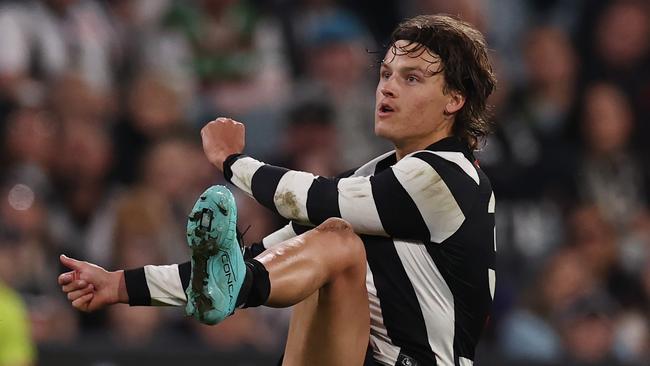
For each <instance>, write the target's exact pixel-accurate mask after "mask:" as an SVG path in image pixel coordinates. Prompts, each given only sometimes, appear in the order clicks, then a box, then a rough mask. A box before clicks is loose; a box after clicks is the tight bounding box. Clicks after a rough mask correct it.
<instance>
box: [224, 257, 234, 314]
mask: <svg viewBox="0 0 650 366" xmlns="http://www.w3.org/2000/svg"><path fill="white" fill-rule="evenodd" d="M221 265H222V266H223V273H224V275H225V276H226V283H227V284H228V296H230V301H231V302H232V300H233V292H234V290H235V287H234V285H233V279H234V277H235V274H234V273H233V272H232V265H231V264H230V256H229V255H228V253H223V254H221Z"/></svg>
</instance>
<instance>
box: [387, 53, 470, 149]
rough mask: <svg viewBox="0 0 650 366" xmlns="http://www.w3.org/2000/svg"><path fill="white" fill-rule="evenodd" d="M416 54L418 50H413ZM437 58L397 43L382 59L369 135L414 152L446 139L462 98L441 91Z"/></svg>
mask: <svg viewBox="0 0 650 366" xmlns="http://www.w3.org/2000/svg"><path fill="white" fill-rule="evenodd" d="M418 48H419V49H418ZM442 67H443V66H442V65H441V63H440V58H439V57H438V56H437V55H435V54H433V53H432V52H431V51H429V50H428V49H427V48H426V47H423V46H421V45H419V44H417V43H411V42H409V41H404V40H400V41H397V42H395V44H394V45H393V47H391V49H390V50H389V51H388V52H387V53H386V57H385V58H384V60H383V62H382V64H381V70H380V77H379V83H378V85H377V91H376V108H375V133H376V134H377V135H378V136H380V137H384V138H386V139H388V140H390V141H391V142H393V144H395V146H396V147H397V148H398V149H406V150H407V151H415V150H419V149H423V148H426V147H427V146H428V145H430V144H432V143H434V142H435V141H437V140H440V139H442V138H444V137H447V136H450V135H451V133H452V124H453V121H454V116H453V113H455V112H457V111H458V110H460V108H462V106H463V104H464V103H465V98H464V97H463V96H461V95H460V94H459V93H457V92H455V91H447V90H445V89H446V88H445V80H444V75H443V73H442V72H441V70H442Z"/></svg>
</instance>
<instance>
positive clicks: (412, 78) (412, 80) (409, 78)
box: [406, 75, 420, 83]
mask: <svg viewBox="0 0 650 366" xmlns="http://www.w3.org/2000/svg"><path fill="white" fill-rule="evenodd" d="M406 81H408V82H409V83H417V82H418V81H420V79H419V78H418V77H417V76H415V75H408V76H407V77H406Z"/></svg>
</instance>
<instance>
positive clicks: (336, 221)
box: [316, 217, 366, 270]
mask: <svg viewBox="0 0 650 366" xmlns="http://www.w3.org/2000/svg"><path fill="white" fill-rule="evenodd" d="M316 230H318V231H319V232H321V233H323V234H325V235H327V236H330V239H329V240H327V242H324V243H323V244H324V245H326V246H327V250H328V251H331V252H332V253H333V254H335V255H336V257H337V258H339V260H340V261H341V263H343V264H345V265H346V267H363V269H364V270H365V268H366V249H365V247H364V246H363V241H362V240H361V238H360V237H359V235H357V234H356V233H355V232H354V230H353V228H352V225H350V223H348V222H347V221H345V220H343V219H340V218H336V217H332V218H329V219H327V220H325V221H324V222H323V223H322V224H320V225H318V226H317V227H316Z"/></svg>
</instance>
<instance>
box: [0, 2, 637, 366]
mask: <svg viewBox="0 0 650 366" xmlns="http://www.w3.org/2000/svg"><path fill="white" fill-rule="evenodd" d="M437 12H443V13H449V14H454V15H458V16H460V17H461V18H462V19H465V20H467V21H469V22H471V23H472V24H475V25H476V26H477V27H478V28H479V29H480V30H482V31H483V32H484V34H485V35H486V37H487V40H488V43H489V45H490V48H491V50H492V54H491V56H492V61H493V64H494V66H495V70H496V73H497V76H498V79H499V84H498V90H497V92H496V93H495V94H494V95H493V96H492V98H491V101H490V102H491V104H492V105H493V110H492V116H493V118H494V119H495V121H496V123H497V130H496V133H495V134H494V136H492V137H490V138H489V139H488V141H487V142H486V144H485V145H484V146H483V148H482V149H481V151H479V152H478V153H477V156H478V158H479V160H480V162H481V165H482V167H483V168H484V170H485V171H486V173H487V174H488V176H489V177H490V179H491V180H492V183H493V187H494V190H495V194H496V197H497V202H498V203H497V207H498V208H497V212H498V215H497V247H498V249H497V251H498V271H497V273H498V281H497V290H496V300H495V304H494V308H493V316H492V318H491V319H490V322H489V324H488V327H487V331H486V335H485V337H484V340H483V342H482V345H481V351H480V352H479V353H480V354H481V357H483V359H484V360H500V361H503V362H513V363H514V364H522V365H528V364H539V365H618V364H620V365H647V364H649V363H650V211H649V209H650V144H649V143H648V142H647V136H648V133H650V120H649V119H648V118H649V117H648V116H649V115H650V3H649V2H648V1H646V0H526V1H522V0H405V1H398V0H359V1H353V0H340V1H336V0H266V1H263V0H248V1H246V0H40V1H39V0H22V1H7V0H5V1H0V49H1V50H2V52H0V121H1V123H0V126H1V127H0V139H1V140H2V143H1V144H0V148H1V149H2V154H1V155H0V197H1V198H2V199H1V200H0V365H13V364H19V363H20V362H25V363H27V364H29V363H30V362H36V360H37V359H38V352H37V348H36V347H38V346H41V347H42V346H51V345H55V346H60V347H62V348H65V347H67V346H71V345H76V346H78V345H80V344H88V345H104V346H107V347H114V348H116V349H119V348H122V349H133V348H137V349H140V348H142V349H145V350H146V349H154V348H156V347H167V349H170V348H172V349H173V347H181V346H183V347H202V348H207V349H213V350H217V351H224V352H225V351H231V350H242V349H244V350H246V351H252V352H267V353H269V354H277V355H279V352H280V350H281V349H282V347H283V342H284V337H285V334H286V331H287V326H288V325H287V324H288V318H289V316H290V313H289V312H288V311H282V310H276V309H265V308H260V309H256V310H245V311H238V312H237V313H236V314H235V315H234V316H233V317H231V319H230V320H228V321H226V322H224V323H223V324H220V325H218V326H216V327H207V326H202V325H199V324H198V323H197V322H195V321H191V320H188V319H186V318H184V317H183V311H182V310H181V309H170V308H147V307H142V308H129V307H128V306H126V305H125V306H114V307H112V308H110V309H107V310H106V311H102V312H98V313H94V314H81V313H78V312H75V311H73V310H72V307H71V306H70V305H69V304H68V302H67V299H66V298H65V296H64V295H62V293H61V292H60V289H59V288H58V286H57V284H56V277H57V275H58V273H60V272H61V271H63V270H64V269H63V268H61V266H60V265H59V263H58V255H59V254H60V253H65V254H67V255H68V256H71V257H75V258H80V259H84V260H88V261H91V262H93V263H97V264H99V265H102V266H105V267H106V268H107V269H119V268H134V267H138V266H142V265H145V264H166V263H179V262H183V261H185V260H186V258H187V255H188V252H187V248H186V244H185V241H184V226H185V221H186V215H187V212H188V211H189V209H190V208H191V206H192V205H193V203H194V200H195V198H196V197H197V196H198V195H199V194H200V193H201V192H202V191H203V190H204V189H205V188H206V187H208V186H209V185H212V184H216V183H222V184H223V183H224V182H223V178H222V177H221V176H220V174H217V171H216V170H215V169H214V168H213V167H211V166H210V164H209V163H208V162H207V160H206V159H205V158H204V156H203V153H202V149H201V145H200V136H199V133H198V131H199V129H200V128H201V127H202V125H203V124H204V123H206V122H207V121H209V120H211V119H214V118H215V117H217V116H228V117H232V118H234V119H236V120H239V121H241V122H243V123H245V124H246V126H247V146H246V152H247V153H249V154H250V155H253V156H254V157H256V158H258V159H261V160H263V161H265V162H268V163H274V164H277V165H282V166H285V167H289V168H293V169H299V170H306V171H310V172H313V173H315V174H318V175H323V176H332V175H335V174H337V173H339V172H341V171H343V170H347V169H350V168H353V167H355V166H358V165H359V164H361V163H363V162H365V161H367V160H369V159H370V158H372V157H374V156H376V155H378V154H380V153H382V152H385V151H388V150H389V149H390V145H389V144H388V143H386V142H384V141H381V140H379V139H378V138H376V137H374V135H373V119H374V88H375V85H376V81H377V75H378V69H377V67H376V65H377V61H378V60H379V59H381V56H383V55H382V52H383V50H384V49H385V48H384V46H385V42H386V40H387V37H388V35H389V34H390V31H391V30H392V28H393V27H394V26H395V25H396V24H397V23H398V22H399V21H400V20H402V19H404V18H406V17H410V16H413V15H415V14H420V13H437ZM237 199H238V205H239V211H240V219H239V226H240V228H241V229H242V230H243V229H246V228H248V231H247V233H246V235H245V237H244V240H245V242H246V243H252V242H256V241H259V240H260V239H261V238H262V237H264V236H265V235H266V234H268V233H270V232H272V231H273V230H274V229H276V228H277V227H279V226H281V225H282V220H281V219H280V218H278V217H276V216H273V215H272V214H271V213H269V212H268V211H267V210H265V209H263V208H262V207H261V206H260V205H258V204H257V203H255V202H254V201H253V200H251V199H250V198H248V197H246V196H244V195H242V194H239V193H237ZM8 319H11V321H8ZM500 361H495V362H500ZM270 364H272V361H270ZM480 364H481V363H479V362H477V365H480ZM483 364H489V362H488V361H484V363H483Z"/></svg>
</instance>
